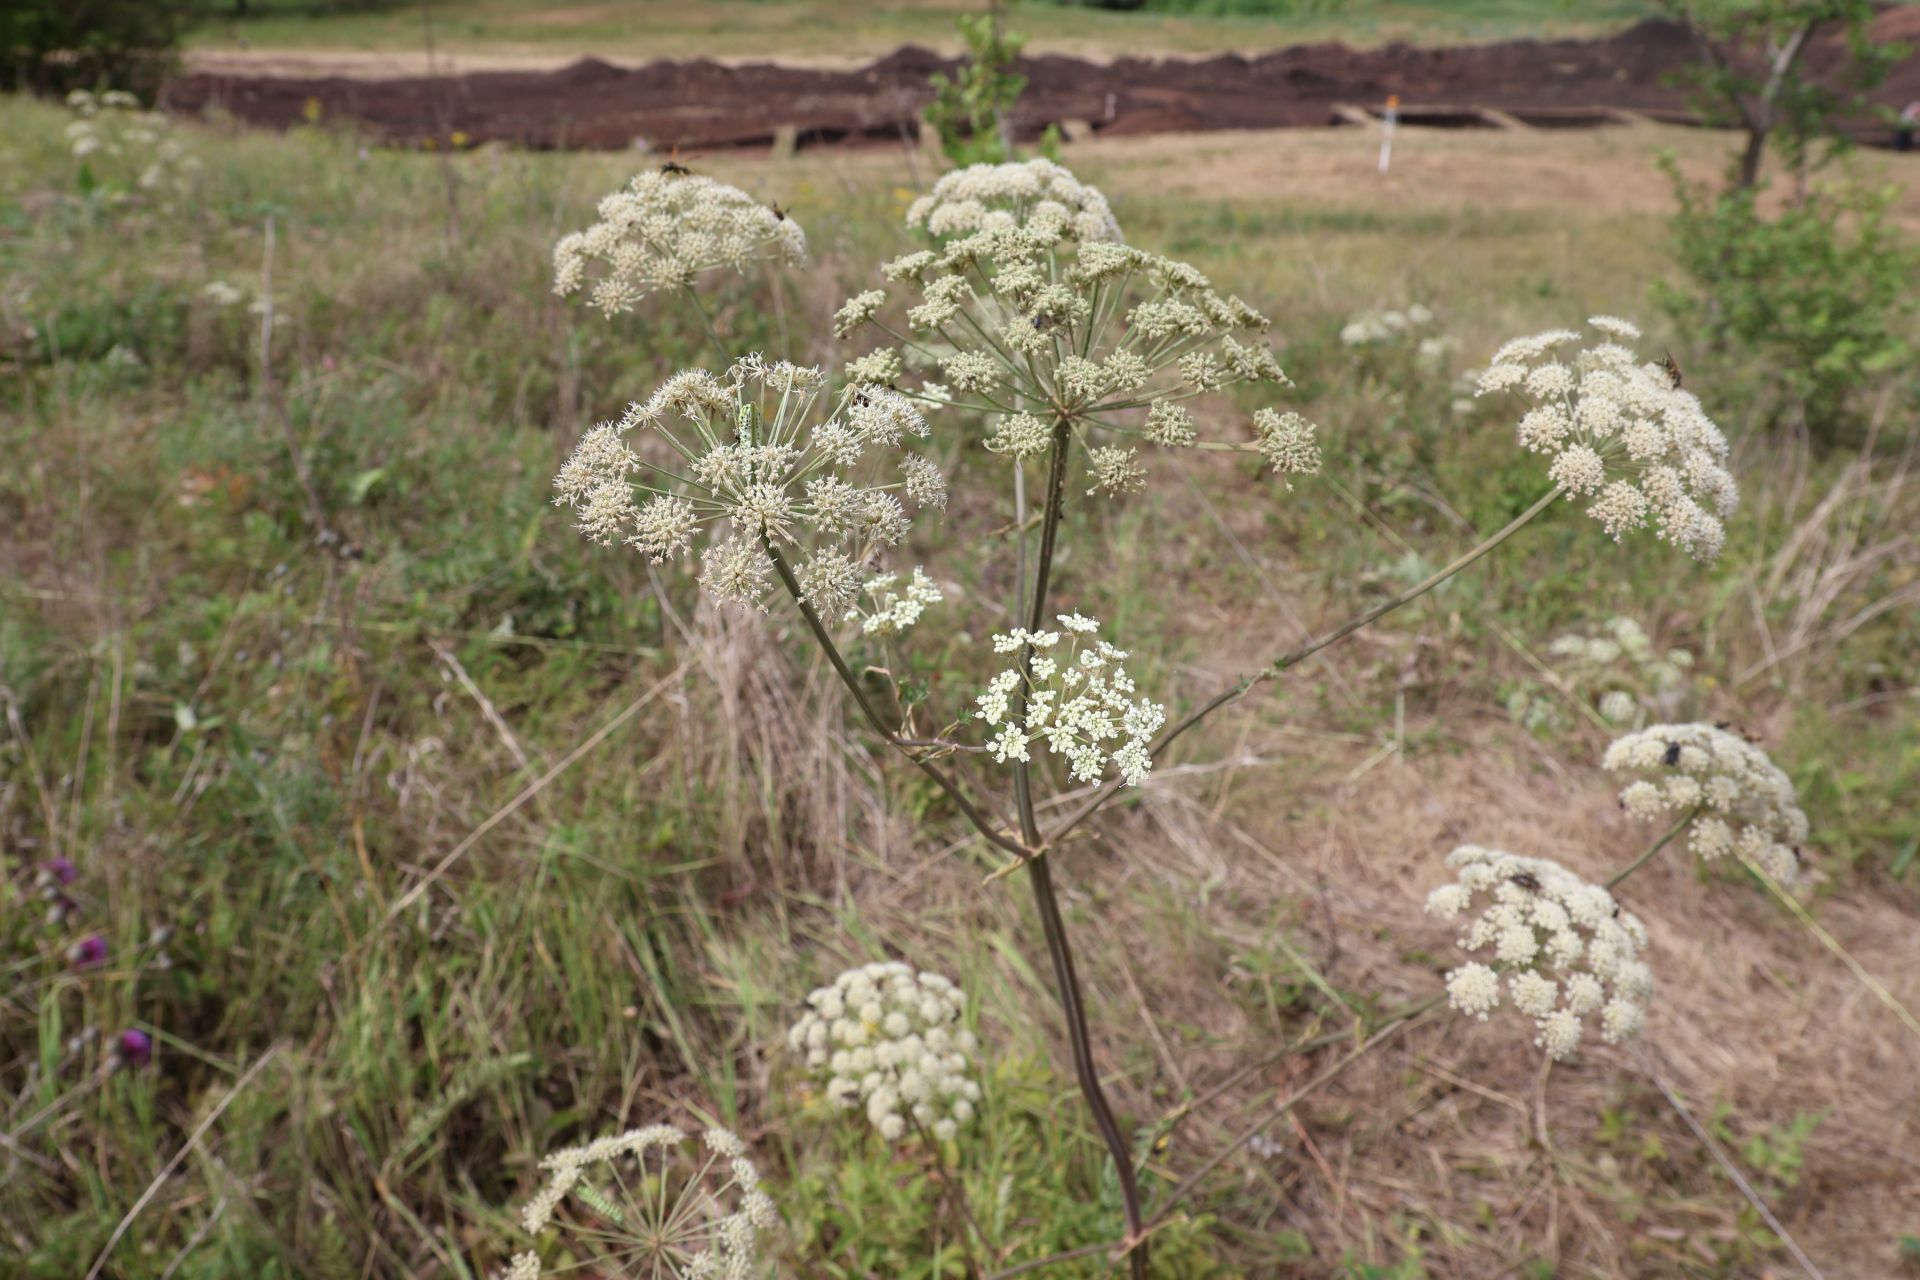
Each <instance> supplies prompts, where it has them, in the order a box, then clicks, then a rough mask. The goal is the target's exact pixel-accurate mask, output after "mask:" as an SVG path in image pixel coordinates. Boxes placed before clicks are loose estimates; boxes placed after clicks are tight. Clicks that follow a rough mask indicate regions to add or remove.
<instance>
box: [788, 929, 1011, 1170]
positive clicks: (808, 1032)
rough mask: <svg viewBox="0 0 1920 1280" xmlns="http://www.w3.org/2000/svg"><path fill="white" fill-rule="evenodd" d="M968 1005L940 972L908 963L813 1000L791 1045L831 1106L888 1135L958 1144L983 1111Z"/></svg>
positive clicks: (848, 978)
mask: <svg viewBox="0 0 1920 1280" xmlns="http://www.w3.org/2000/svg"><path fill="white" fill-rule="evenodd" d="M965 1015H966V997H965V996H964V995H963V994H962V993H961V991H960V989H959V988H958V987H956V986H955V985H954V984H953V983H952V982H950V981H948V980H947V979H946V978H943V977H941V976H940V975H939V974H937V973H926V972H919V971H916V970H914V969H913V967H912V966H910V965H906V964H902V963H900V962H899V961H882V962H876V963H874V964H868V965H862V966H860V967H859V968H857V969H849V970H847V971H846V972H845V973H843V974H841V975H840V976H839V977H838V978H835V979H834V980H833V983H832V985H830V986H825V987H818V988H816V989H815V990H814V991H813V992H811V993H810V994H809V995H808V996H807V1012H806V1013H805V1014H803V1015H802V1016H801V1018H800V1020H799V1021H798V1022H796V1023H794V1024H793V1027H792V1029H791V1030H790V1031H788V1032H787V1045H788V1047H789V1048H791V1049H792V1050H793V1051H794V1052H795V1053H797V1054H799V1055H800V1056H801V1057H802V1058H804V1059H805V1061H806V1064H807V1069H808V1070H809V1071H810V1072H811V1073H812V1074H813V1075H814V1077H815V1078H816V1079H819V1080H821V1081H823V1082H824V1083H825V1085H826V1090H827V1100H828V1101H829V1102H831V1103H833V1104H834V1105H835V1106H837V1107H841V1108H844V1109H846V1110H848V1111H858V1112H860V1113H861V1114H862V1115H864V1116H865V1117H866V1120H867V1123H868V1124H870V1125H871V1126H872V1127H873V1128H874V1130H875V1131H876V1132H878V1133H879V1134H880V1136H881V1137H883V1138H885V1139H886V1140H887V1141H889V1142H896V1141H899V1140H900V1139H901V1138H903V1137H905V1136H906V1135H907V1134H908V1133H910V1132H921V1133H925V1134H927V1135H930V1136H932V1137H933V1138H935V1139H938V1140H940V1141H943V1142H944V1141H948V1140H950V1139H952V1138H953V1137H954V1136H955V1135H956V1134H957V1133H958V1132H959V1130H960V1128H961V1127H962V1126H964V1125H965V1124H966V1123H967V1122H968V1121H970V1120H972V1119H973V1116H974V1112H975V1110H976V1109H977V1107H978V1106H979V1103H980V1086H979V1084H978V1083H977V1082H976V1081H975V1080H974V1078H973V1077H974V1057H975V1055H976V1054H977V1052H978V1051H979V1043H978V1042H977V1041H976V1040H975V1039H974V1035H973V1033H972V1032H971V1031H968V1030H967V1029H966V1028H965V1027H964V1026H962V1025H961V1023H962V1021H963V1020H964V1018H965Z"/></svg>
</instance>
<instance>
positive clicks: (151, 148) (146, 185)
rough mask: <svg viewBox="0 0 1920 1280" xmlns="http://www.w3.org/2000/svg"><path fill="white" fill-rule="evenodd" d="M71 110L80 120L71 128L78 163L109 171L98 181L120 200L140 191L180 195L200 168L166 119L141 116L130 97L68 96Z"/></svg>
mask: <svg viewBox="0 0 1920 1280" xmlns="http://www.w3.org/2000/svg"><path fill="white" fill-rule="evenodd" d="M67 106H68V107H69V108H70V109H71V110H72V111H73V113H74V115H75V116H76V117H78V118H77V119H75V120H74V121H73V122H72V123H71V124H69V125H68V126H67V144H68V145H69V146H70V147H71V148H72V149H73V155H74V158H75V159H76V160H83V161H86V162H87V163H88V164H90V165H93V166H95V168H96V170H101V169H104V172H98V173H96V177H97V178H99V179H100V180H101V181H102V182H103V184H104V185H105V186H107V187H108V188H109V189H117V192H116V193H117V194H119V195H125V194H127V193H128V192H131V191H133V190H135V189H138V190H140V191H158V190H163V189H179V188H181V187H183V186H184V185H185V184H186V182H187V180H188V178H189V177H190V176H191V175H192V174H193V173H194V172H195V171H196V170H197V169H199V167H200V162H199V160H198V159H196V158H195V157H194V156H192V155H190V154H188V152H187V148H186V146H185V145H184V144H183V143H182V142H181V141H180V140H179V139H178V138H176V137H174V136H173V134H172V132H171V129H170V127H169V121H168V120H167V116H166V113H165V112H161V111H142V110H141V109H140V100H139V99H138V98H136V97H134V96H133V95H132V94H130V93H124V92H121V91H120V90H108V91H107V92H105V93H99V94H95V93H89V92H88V91H87V90H85V89H75V90H74V91H73V92H72V93H69V94H68V95H67ZM116 170H118V172H116Z"/></svg>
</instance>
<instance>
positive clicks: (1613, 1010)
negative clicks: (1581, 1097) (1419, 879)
mask: <svg viewBox="0 0 1920 1280" xmlns="http://www.w3.org/2000/svg"><path fill="white" fill-rule="evenodd" d="M1447 865H1448V866H1449V867H1452V868H1453V869H1454V871H1455V873H1456V877H1455V880H1454V882H1453V883H1452V884H1447V885H1442V886H1440V887H1439V888H1438V889H1435V890H1434V891H1433V892H1432V893H1431V894H1429V895H1427V911H1428V912H1429V913H1430V914H1432V915H1436V916H1439V917H1440V918H1441V919H1443V920H1459V919H1463V918H1466V927H1465V929H1464V931H1463V932H1462V933H1461V935H1460V946H1461V947H1462V948H1463V949H1464V950H1466V951H1469V952H1481V953H1484V954H1485V955H1486V958H1487V960H1488V961H1491V962H1492V963H1491V964H1489V963H1483V962H1482V961H1480V960H1470V961H1468V962H1467V963H1466V964H1463V965H1461V966H1460V967H1458V968H1456V969H1454V970H1452V971H1451V972H1449V973H1448V974H1447V998H1448V1000H1449V1002H1450V1003H1452V1005H1453V1007H1454V1008H1456V1009H1458V1010H1459V1011H1460V1012H1462V1013H1464V1014H1467V1015H1468V1016H1470V1017H1475V1018H1478V1019H1480V1020H1481V1021H1483V1022H1484V1021H1486V1018H1487V1015H1488V1014H1490V1013H1492V1012H1493V1011H1494V1010H1495V1009H1497V1008H1499V1007H1500V1002H1501V999H1502V994H1503V993H1502V986H1501V977H1502V975H1503V974H1504V975H1505V978H1506V984H1505V992H1504V995H1505V998H1506V1000H1507V1002H1508V1003H1510V1004H1512V1005H1513V1007H1514V1008H1516V1009H1518V1010H1519V1011H1520V1012H1521V1013H1523V1014H1525V1015H1526V1016H1528V1017H1530V1018H1532V1019H1533V1020H1534V1026H1535V1028H1536V1031H1537V1034H1536V1036H1535V1039H1534V1043H1535V1044H1537V1045H1539V1046H1540V1047H1541V1048H1542V1049H1543V1050H1545V1051H1546V1053H1547V1054H1548V1055H1549V1056H1550V1057H1553V1058H1556V1059H1559V1058H1566V1057H1568V1056H1570V1055H1571V1054H1572V1053H1573V1052H1574V1050H1575V1049H1576V1048H1578V1047H1579V1044H1580V1039H1581V1036H1582V1035H1583V1034H1584V1033H1585V1029H1586V1024H1585V1022H1584V1019H1586V1018H1588V1017H1590V1016H1597V1018H1598V1022H1599V1032H1600V1038H1601V1039H1603V1040H1605V1041H1606V1042H1607V1043H1609V1044H1612V1043H1614V1042H1615V1041H1618V1040H1622V1039H1625V1038H1627V1037H1630V1036H1633V1035H1637V1034H1638V1033H1639V1031H1640V1028H1641V1026H1642V1025H1643V1024H1644V1023H1645V1021H1646V1014H1647V1001H1648V999H1649V998H1650V997H1651V996H1652V994H1653V974H1652V971H1651V970H1649V969H1648V968H1647V966H1646V964H1645V963H1644V962H1643V961H1642V960H1641V959H1640V953H1641V952H1642V951H1643V950H1644V949H1645V948H1646V945H1647V931H1646V929H1645V927H1644V926H1642V925H1641V923H1640V921H1639V920H1638V919H1637V918H1636V917H1635V916H1633V915H1632V914H1631V913H1630V912H1625V911H1622V910H1621V909H1620V904H1619V903H1617V902H1615V901H1614V899H1613V895H1612V894H1611V893H1608V892H1607V891H1606V890H1605V889H1603V888H1601V887H1600V886H1599V885H1596V884H1588V883H1587V882H1586V881H1584V880H1582V879H1581V878H1580V877H1579V876H1577V875H1575V874H1573V873H1572V872H1571V871H1568V870H1567V869H1566V868H1565V867H1563V866H1561V865H1560V864H1559V863H1557V862H1553V861H1550V860H1548V859H1546V858H1524V857H1520V856H1518V855H1516V854H1511V853H1502V852H1501V851H1499V850H1497V849H1483V848H1481V847H1480V846H1478V845H1462V846H1460V847H1459V848H1458V849H1455V850H1454V851H1453V852H1452V853H1450V854H1448V855H1447ZM1483 896H1484V898H1485V900H1486V901H1485V905H1484V906H1481V907H1479V909H1478V912H1477V914H1476V910H1475V908H1476V904H1477V903H1479V902H1480V900H1481V899H1482V897H1483Z"/></svg>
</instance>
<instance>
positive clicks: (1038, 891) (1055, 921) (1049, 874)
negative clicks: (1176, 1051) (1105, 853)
mask: <svg viewBox="0 0 1920 1280" xmlns="http://www.w3.org/2000/svg"><path fill="white" fill-rule="evenodd" d="M1071 443H1072V430H1071V424H1070V423H1069V422H1068V421H1067V420H1066V419H1064V418H1060V419H1056V420H1055V422H1054V427H1053V454H1052V461H1051V464H1050V466H1049V468H1048V473H1047V505H1046V514H1045V516H1044V517H1043V518H1042V520H1041V525H1040V545H1039V547H1038V548H1037V550H1036V553H1035V559H1034V571H1033V597H1032V600H1031V603H1030V605H1029V607H1028V611H1027V630H1029V631H1038V630H1039V629H1040V624H1041V622H1042V621H1043V620H1044V619H1045V618H1046V612H1047V587H1048V585H1049V583H1050V581H1051V579H1052V573H1053V553H1054V546H1055V544H1056V541H1057V539H1058V536H1059V532H1060V513H1061V509H1062V507H1063V506H1064V504H1065V497H1066V488H1067V450H1068V446H1069V445H1070V444H1071ZM1032 663H1033V646H1032V645H1026V646H1024V647H1023V648H1022V650H1021V654H1020V666H1021V674H1022V677H1023V678H1022V681H1021V692H1020V694H1019V705H1018V706H1017V707H1016V709H1015V712H1014V714H1015V716H1016V717H1017V718H1018V719H1019V720H1020V721H1021V722H1022V723H1024V721H1025V698H1026V694H1025V690H1026V687H1027V680H1028V679H1029V678H1030V676H1029V672H1030V671H1031V670H1032ZM1013 796H1014V805H1015V807H1016V808H1017V809H1018V811H1019V817H1020V831H1021V838H1022V839H1023V840H1024V841H1025V842H1026V843H1027V845H1028V846H1029V847H1037V844H1038V841H1039V838H1040V823H1039V819H1038V818H1037V817H1036V816H1035V814H1034V808H1033V786H1032V773H1031V769H1030V766H1029V765H1028V763H1027V762H1026V761H1019V760H1017V761H1015V762H1014V766H1013ZM1026 863H1027V879H1028V883H1029V884H1031V885H1032V887H1033V905H1034V911H1035V913H1036V914H1037V915H1038V916H1039V917H1040V929H1041V932H1042V933H1043V934H1044V935H1045V937H1046V942H1047V957H1048V959H1049V960H1050V961H1051V962H1052V964H1053V979H1054V987H1055V989H1056V991H1057V992H1058V994H1059V997H1060V1007H1061V1009H1062V1011H1063V1012H1064V1013H1065V1014H1066V1020H1067V1040H1068V1043H1069V1045H1070V1046H1071V1049H1072V1054H1073V1071H1074V1078H1075V1080H1076V1081H1077V1082H1078V1083H1079V1086H1080V1094H1081V1097H1083V1098H1084V1099H1085V1100H1086V1103H1087V1109H1088V1110H1089V1111H1091V1112H1092V1113H1093V1123H1094V1127H1095V1128H1096V1129H1098V1130H1099V1131H1100V1138H1101V1140H1102V1141H1103V1142H1105V1143H1106V1146H1107V1152H1108V1154H1109V1155H1110V1156H1111V1157H1112V1159H1113V1167H1114V1172H1115V1173H1116V1174H1117V1175H1118V1177H1119V1181H1120V1199H1121V1203H1122V1205H1123V1206H1124V1208H1125V1211H1126V1217H1127V1238H1128V1240H1129V1242H1130V1243H1131V1244H1132V1245H1133V1246H1134V1247H1133V1248H1132V1250H1131V1251H1130V1252H1129V1253H1128V1255H1127V1265H1128V1269H1129V1272H1130V1274H1131V1275H1132V1276H1133V1277H1134V1280H1144V1278H1145V1276H1146V1274H1147V1245H1146V1234H1145V1215H1144V1213H1143V1211H1142V1209H1141V1204H1140V1183H1139V1179H1138V1178H1137V1177H1135V1175H1134V1171H1133V1154H1132V1151H1131V1149H1130V1148H1129V1147H1128V1146H1127V1140H1126V1137H1125V1135H1124V1134H1122V1133H1121V1132H1120V1125H1119V1123H1118V1122H1117V1121H1116V1120H1115V1119H1114V1116H1113V1108H1112V1107H1111V1106H1110V1105H1109V1104H1108V1102H1107V1095H1106V1093H1105V1091H1104V1090H1103V1089H1102V1088H1101V1087H1100V1073H1099V1070H1098V1069H1097V1068H1096V1067H1095V1065H1094V1061H1093V1037H1092V1034H1091V1032H1090V1031H1089V1030H1088V1027H1087V1011H1086V1006H1085V1004H1084V1002H1083V1000H1082V997H1081V992H1080V978H1079V975H1078V974H1076V973H1075V972H1074V967H1073V948H1072V947H1071V945H1069V943H1068V941H1067V922H1066V918H1065V917H1064V916H1063V915H1062V914H1061V911H1060V899H1059V895H1058V894H1057V893H1056V892H1055V890H1054V885H1053V869H1052V867H1051V865H1050V864H1049V862H1048V860H1047V858H1046V857H1044V856H1038V857H1029V858H1028V859H1027V860H1026Z"/></svg>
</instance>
